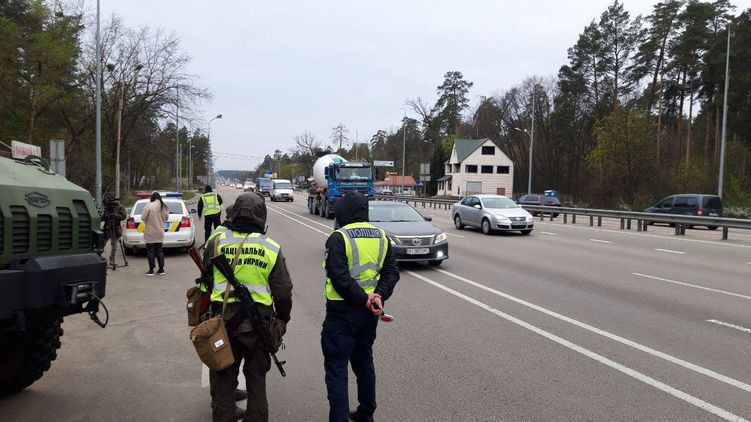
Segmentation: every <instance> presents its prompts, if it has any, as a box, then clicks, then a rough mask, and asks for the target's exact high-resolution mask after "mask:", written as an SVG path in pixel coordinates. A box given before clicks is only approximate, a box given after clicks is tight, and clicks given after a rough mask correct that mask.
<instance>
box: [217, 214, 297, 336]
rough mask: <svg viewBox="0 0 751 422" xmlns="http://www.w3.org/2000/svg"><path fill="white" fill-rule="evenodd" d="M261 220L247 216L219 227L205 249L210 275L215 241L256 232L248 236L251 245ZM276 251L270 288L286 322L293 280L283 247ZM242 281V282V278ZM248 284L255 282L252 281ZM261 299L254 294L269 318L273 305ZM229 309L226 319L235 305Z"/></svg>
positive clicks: (262, 311) (269, 276)
mask: <svg viewBox="0 0 751 422" xmlns="http://www.w3.org/2000/svg"><path fill="white" fill-rule="evenodd" d="M265 217H266V213H265V207H264V212H263V220H264V221H265ZM259 222H260V221H253V220H251V219H247V218H236V219H235V220H233V221H232V222H229V223H228V224H227V225H228V226H229V227H223V228H221V229H217V231H218V233H215V234H213V235H212V237H211V238H210V240H209V242H208V243H207V245H206V250H205V251H204V256H203V258H204V265H206V269H207V271H208V273H209V275H210V276H211V275H213V274H214V271H213V268H212V266H211V265H210V259H211V258H212V257H213V256H214V253H215V250H217V248H216V247H215V242H219V241H220V240H221V239H222V238H226V237H225V236H226V234H229V233H234V235H235V236H236V237H237V236H241V237H242V238H244V237H245V234H247V233H254V235H252V236H251V237H249V238H248V242H249V243H248V244H249V245H250V242H252V241H253V240H254V238H255V237H256V236H258V235H259V234H260V233H261V231H262V228H261V226H260V225H259V224H258V223H259ZM264 225H265V224H264ZM242 238H241V239H240V240H238V241H237V243H240V242H242ZM272 246H275V245H272ZM274 252H275V255H276V256H275V263H274V265H273V266H272V267H271V269H270V271H268V289H269V291H270V293H271V298H272V299H273V305H274V309H275V310H276V317H277V318H279V319H281V320H283V321H285V322H286V321H289V319H290V312H291V310H292V280H291V278H290V276H289V271H288V270H287V264H286V262H285V260H284V256H282V251H281V249H276V250H275V251H274ZM228 259H229V260H231V259H232V257H228ZM250 265H252V264H250ZM237 273H238V272H237V271H236V272H235V274H237ZM212 278H213V277H212ZM240 281H241V282H242V280H240ZM212 282H213V280H212ZM248 284H255V283H252V282H251V283H248ZM222 288H223V287H222ZM202 290H204V291H205V290H206V289H205V287H204V286H202ZM251 293H252V289H251ZM259 299H260V297H258V296H257V295H254V300H256V303H257V304H258V305H259V310H260V311H261V313H262V314H263V315H264V316H266V317H267V318H270V317H271V315H272V313H273V310H272V308H271V306H266V305H265V304H263V303H261V302H260V301H259ZM212 301H213V299H212ZM227 309H228V311H227V313H226V314H225V319H229V317H231V314H232V313H233V312H232V311H233V307H231V306H228V308H227Z"/></svg>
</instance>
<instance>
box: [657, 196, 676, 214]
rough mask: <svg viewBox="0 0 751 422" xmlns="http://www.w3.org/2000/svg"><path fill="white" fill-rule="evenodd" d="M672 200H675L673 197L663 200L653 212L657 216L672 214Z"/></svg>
mask: <svg viewBox="0 0 751 422" xmlns="http://www.w3.org/2000/svg"><path fill="white" fill-rule="evenodd" d="M674 200H675V197H674V196H669V197H667V198H665V199H663V200H662V201H660V202H659V203H658V204H657V205H655V207H654V211H655V212H656V213H659V214H671V213H672V212H673V201H674Z"/></svg>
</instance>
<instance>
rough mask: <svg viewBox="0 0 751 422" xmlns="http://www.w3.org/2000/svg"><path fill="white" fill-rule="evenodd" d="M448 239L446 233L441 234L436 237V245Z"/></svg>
mask: <svg viewBox="0 0 751 422" xmlns="http://www.w3.org/2000/svg"><path fill="white" fill-rule="evenodd" d="M446 238H447V236H446V233H441V234H439V235H437V236H436V237H435V243H438V242H443V241H444V240H446Z"/></svg>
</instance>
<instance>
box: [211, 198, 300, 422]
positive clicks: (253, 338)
mask: <svg viewBox="0 0 751 422" xmlns="http://www.w3.org/2000/svg"><path fill="white" fill-rule="evenodd" d="M231 218H232V220H231V221H229V223H228V227H227V228H228V230H226V231H219V232H218V233H217V234H216V235H214V236H212V237H211V238H210V240H209V242H208V243H207V244H206V250H205V252H204V260H203V262H204V263H205V264H206V267H207V268H206V269H207V272H208V273H209V274H210V275H211V276H212V278H213V280H212V281H213V283H212V284H213V289H212V294H211V302H212V303H211V305H212V311H213V313H214V314H215V315H219V314H221V312H222V302H223V295H224V291H225V288H227V280H226V279H225V278H224V276H222V274H221V273H220V272H219V271H218V270H214V268H213V266H212V265H211V263H210V262H211V261H210V260H211V258H212V257H214V256H216V255H218V254H224V255H225V256H226V257H227V259H228V260H230V261H232V260H233V258H234V257H235V253H236V252H237V251H239V252H237V254H238V260H237V264H236V265H235V267H234V274H235V276H236V277H237V279H238V281H239V282H240V283H243V284H245V285H247V287H248V289H249V290H250V292H251V295H252V297H253V300H254V301H255V302H256V304H257V305H258V307H259V310H260V311H261V313H262V314H263V315H264V316H265V317H266V318H267V319H268V320H269V324H270V328H271V331H272V333H273V334H275V337H276V338H281V337H282V336H283V335H284V333H285V332H286V327H287V322H289V319H290V312H291V310H292V281H291V280H290V277H289V272H288V271H287V264H286V263H285V261H284V257H283V256H282V252H281V249H280V247H279V244H278V243H276V242H275V241H273V240H272V239H271V238H269V237H268V236H266V203H265V201H264V199H263V197H261V196H260V195H258V194H256V193H244V194H242V195H240V196H239V197H238V198H237V200H236V201H235V204H234V206H233V213H232V216H231ZM239 309H240V304H239V303H238V301H237V298H235V297H233V296H232V295H230V298H229V300H228V302H227V308H226V310H225V312H224V314H223V317H224V320H225V321H229V320H230V319H231V318H232V316H233V315H234V314H235V313H236V312H238V311H239ZM275 310H276V311H275ZM229 336H230V344H231V345H232V351H233V353H234V354H235V363H234V364H233V365H232V366H230V367H229V368H227V369H225V370H223V371H217V372H215V373H214V374H212V377H213V380H214V383H213V384H214V385H213V387H214V406H213V415H214V421H232V420H235V419H236V416H235V393H236V389H237V376H238V374H239V370H240V361H242V360H243V359H244V360H245V364H244V366H243V374H244V375H245V380H246V386H247V392H248V404H247V410H246V412H245V418H244V420H246V421H267V420H268V415H269V412H268V402H267V399H266V372H268V370H269V369H270V368H271V358H270V356H269V355H268V353H266V352H264V351H263V350H262V349H261V347H260V344H259V338H258V333H256V332H255V331H254V330H253V326H252V325H251V324H250V322H249V321H248V320H245V321H243V322H242V323H240V324H239V326H238V327H237V329H235V330H232V331H230V332H229Z"/></svg>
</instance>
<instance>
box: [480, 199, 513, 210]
mask: <svg viewBox="0 0 751 422" xmlns="http://www.w3.org/2000/svg"><path fill="white" fill-rule="evenodd" d="M482 203H483V204H485V208H519V206H518V205H516V202H514V201H512V200H510V199H508V198H483V199H482Z"/></svg>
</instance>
